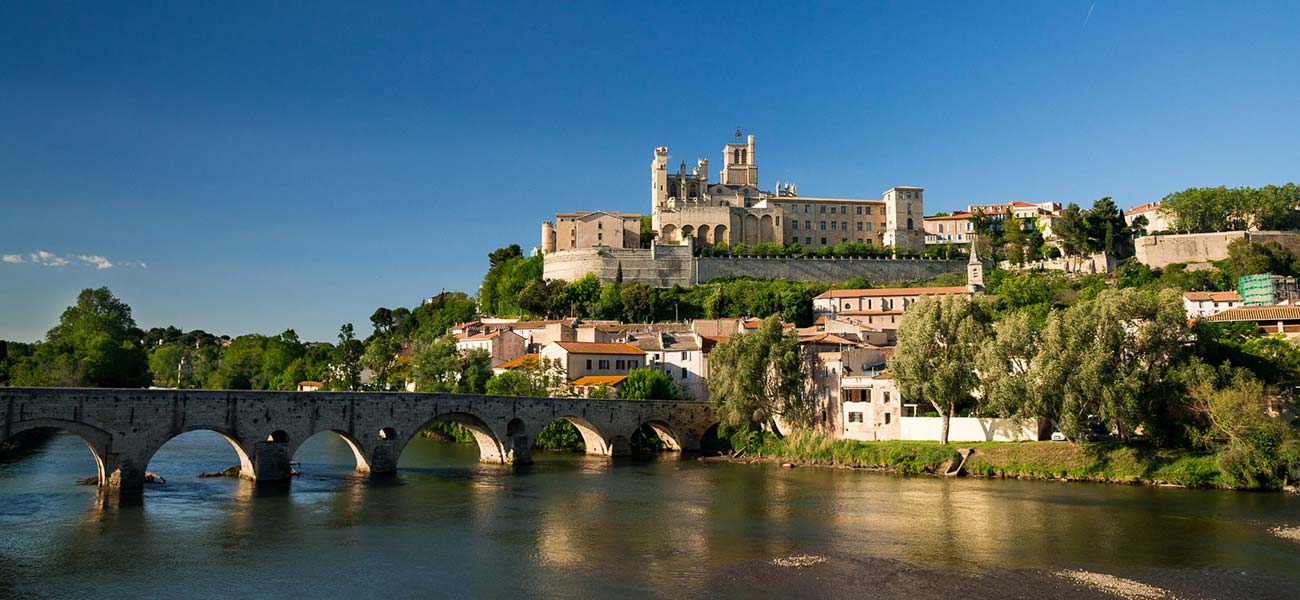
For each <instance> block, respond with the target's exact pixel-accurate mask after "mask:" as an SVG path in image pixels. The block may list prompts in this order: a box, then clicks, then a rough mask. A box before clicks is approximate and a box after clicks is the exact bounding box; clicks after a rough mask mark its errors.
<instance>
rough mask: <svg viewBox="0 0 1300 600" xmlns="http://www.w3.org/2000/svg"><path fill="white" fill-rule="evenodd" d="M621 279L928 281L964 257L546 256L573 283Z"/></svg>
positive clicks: (583, 252)
mask: <svg viewBox="0 0 1300 600" xmlns="http://www.w3.org/2000/svg"><path fill="white" fill-rule="evenodd" d="M620 266H621V267H622V269H623V280H624V281H642V282H645V283H648V284H650V285H653V286H655V287H672V286H673V285H681V286H691V285H694V284H696V283H699V282H702V281H708V280H710V279H718V278H721V277H758V278H766V279H789V280H791V281H816V282H821V283H839V282H841V281H845V280H848V279H852V278H854V277H866V278H867V280H868V281H871V282H872V283H888V282H895V281H905V280H909V279H926V278H930V277H934V276H936V275H942V274H944V273H962V272H965V270H966V261H964V260H930V259H874V258H760V257H706V258H698V259H697V258H692V256H691V249H690V247H689V246H684V245H683V246H659V245H656V246H655V247H654V248H653V249H651V250H630V249H621V248H588V249H578V250H561V251H558V252H555V253H553V254H547V255H546V259H545V266H544V269H543V276H544V277H546V278H547V279H562V280H565V281H576V280H578V279H581V278H582V277H584V276H585V275H586V274H587V273H595V274H596V276H597V277H599V278H600V280H601V281H603V282H610V281H614V278H615V277H616V276H617V274H618V270H619V267H620Z"/></svg>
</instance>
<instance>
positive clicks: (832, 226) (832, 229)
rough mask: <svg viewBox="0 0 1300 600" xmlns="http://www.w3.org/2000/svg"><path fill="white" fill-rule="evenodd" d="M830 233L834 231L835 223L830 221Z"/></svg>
mask: <svg viewBox="0 0 1300 600" xmlns="http://www.w3.org/2000/svg"><path fill="white" fill-rule="evenodd" d="M831 231H835V221H831Z"/></svg>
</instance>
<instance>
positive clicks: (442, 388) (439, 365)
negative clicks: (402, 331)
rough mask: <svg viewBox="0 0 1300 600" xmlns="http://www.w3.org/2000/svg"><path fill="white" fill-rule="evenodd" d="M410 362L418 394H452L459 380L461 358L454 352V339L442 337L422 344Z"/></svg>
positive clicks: (446, 336) (447, 336)
mask: <svg viewBox="0 0 1300 600" xmlns="http://www.w3.org/2000/svg"><path fill="white" fill-rule="evenodd" d="M422 346H423V348H422V349H421V350H419V351H418V352H416V354H415V358H414V359H413V360H412V361H411V368H412V374H413V375H414V376H415V390H416V391H418V392H454V391H456V386H457V383H458V381H459V379H460V370H461V357H460V353H459V352H457V350H456V338H454V337H452V336H451V335H443V336H441V337H439V338H437V339H435V340H433V341H432V342H429V343H426V344H422Z"/></svg>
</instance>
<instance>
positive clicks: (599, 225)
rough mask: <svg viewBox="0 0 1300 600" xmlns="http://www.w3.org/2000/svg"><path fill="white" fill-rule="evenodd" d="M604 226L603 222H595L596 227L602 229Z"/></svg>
mask: <svg viewBox="0 0 1300 600" xmlns="http://www.w3.org/2000/svg"><path fill="white" fill-rule="evenodd" d="M604 228H605V224H604V223H600V222H597V223H596V229H604Z"/></svg>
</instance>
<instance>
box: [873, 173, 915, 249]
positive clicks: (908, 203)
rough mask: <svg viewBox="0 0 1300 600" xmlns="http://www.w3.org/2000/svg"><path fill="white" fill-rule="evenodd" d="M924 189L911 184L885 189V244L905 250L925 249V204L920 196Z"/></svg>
mask: <svg viewBox="0 0 1300 600" xmlns="http://www.w3.org/2000/svg"><path fill="white" fill-rule="evenodd" d="M924 192H925V190H924V189H922V188H919V187H912V186H897V187H892V188H889V189H888V190H885V235H884V240H883V241H884V243H885V245H886V246H891V247H893V248H895V252H897V251H898V250H902V251H906V252H920V251H922V250H924V249H925V217H924V216H923V215H924V214H925V205H924V202H923V200H922V198H921V196H922V194H924Z"/></svg>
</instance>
